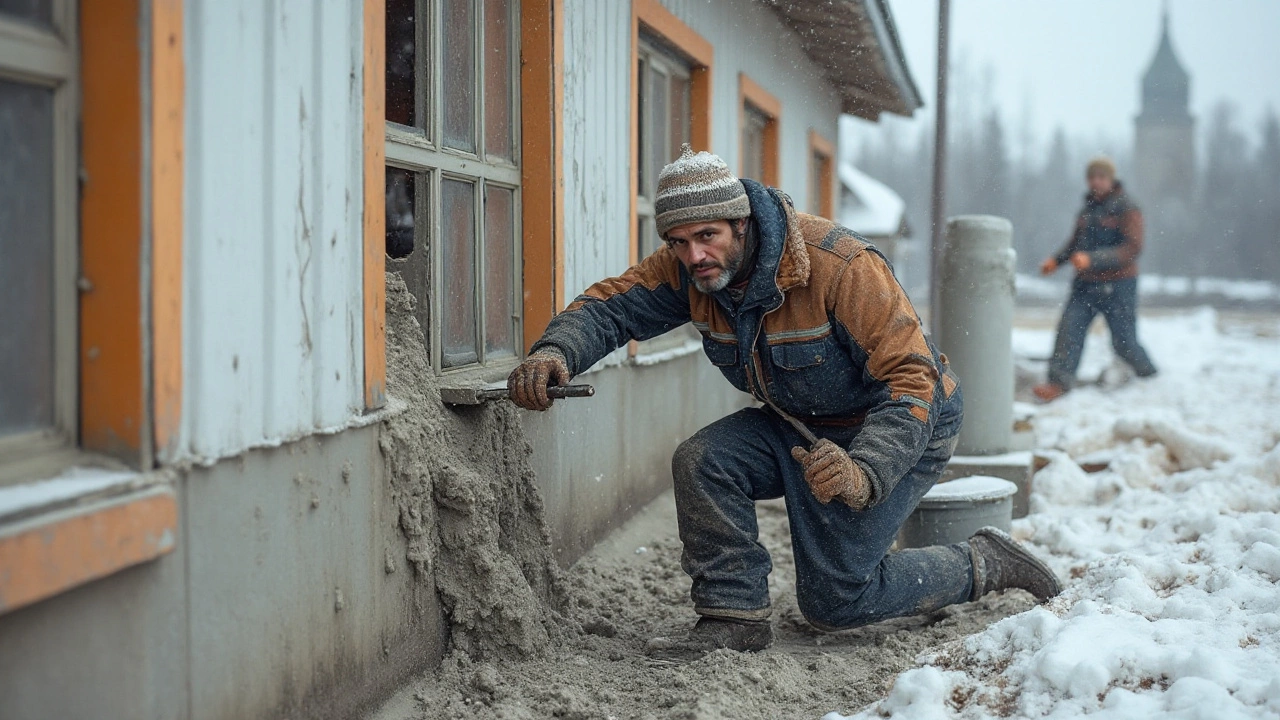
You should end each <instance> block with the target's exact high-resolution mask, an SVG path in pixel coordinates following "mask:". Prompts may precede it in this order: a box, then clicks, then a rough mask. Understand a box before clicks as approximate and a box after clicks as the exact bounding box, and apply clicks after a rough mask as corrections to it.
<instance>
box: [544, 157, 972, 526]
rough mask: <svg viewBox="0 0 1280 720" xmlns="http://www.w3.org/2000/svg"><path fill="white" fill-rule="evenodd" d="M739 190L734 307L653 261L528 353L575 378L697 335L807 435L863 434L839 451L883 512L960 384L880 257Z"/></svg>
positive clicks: (774, 198)
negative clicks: (745, 236) (847, 429)
mask: <svg viewBox="0 0 1280 720" xmlns="http://www.w3.org/2000/svg"><path fill="white" fill-rule="evenodd" d="M742 182H743V185H744V186H746V188H747V196H748V198H749V199H750V201H751V221H752V231H753V232H755V233H756V235H755V237H756V240H757V243H758V249H757V255H756V259H755V266H754V268H753V269H752V270H751V279H750V282H749V283H748V284H747V286H746V289H745V295H744V296H743V297H742V299H741V302H735V301H734V300H733V298H732V297H731V296H730V294H729V293H728V292H727V291H724V290H722V291H720V292H716V293H712V294H707V293H704V292H702V291H700V290H698V289H697V288H696V287H695V286H694V284H693V282H692V279H691V277H690V275H689V272H688V271H687V270H686V268H685V267H684V265H683V264H682V263H681V262H680V261H679V259H677V257H676V255H675V253H674V252H672V251H671V250H670V249H668V248H666V247H661V248H659V249H658V250H657V251H656V252H654V253H653V254H652V255H650V256H649V257H648V258H645V259H644V260H643V261H642V262H641V263H640V264H638V265H636V266H634V267H632V268H630V269H628V270H627V271H626V272H624V273H623V274H622V275H620V276H619V277H615V278H609V279H607V280H602V281H600V282H598V283H596V284H595V285H592V286H591V287H590V288H589V289H588V290H587V291H586V292H585V293H583V294H582V295H581V296H579V297H578V298H577V299H576V300H575V301H574V302H573V304H571V305H570V306H569V307H568V308H566V309H565V311H564V312H562V313H560V314H559V315H557V316H556V317H555V318H554V319H553V320H552V321H551V324H550V325H549V326H548V328H547V331H546V333H545V334H544V335H543V336H542V338H541V339H540V340H539V341H538V342H537V343H535V344H534V346H533V348H532V349H531V352H536V351H538V350H541V349H544V348H547V347H551V346H553V347H554V348H555V349H558V350H559V351H560V352H561V353H563V354H564V356H565V359H566V361H567V362H568V365H569V370H570V372H572V373H574V374H578V373H580V372H582V371H584V370H586V369H587V368H589V367H591V366H592V365H593V364H595V363H596V362H597V361H599V360H600V359H601V358H603V357H605V356H606V355H608V354H609V353H610V352H613V351H614V350H615V349H617V348H619V347H621V346H622V345H624V344H626V343H627V341H629V340H645V339H648V338H651V337H655V336H657V335H661V334H662V333H665V332H668V331H670V330H672V329H674V328H676V327H679V326H681V325H684V324H686V323H690V322H692V323H693V326H694V327H695V328H697V329H698V331H699V332H700V333H701V334H702V338H703V340H702V344H703V349H704V350H705V351H706V354H707V357H708V358H709V359H710V360H711V362H712V364H714V365H715V366H716V367H718V368H719V369H720V371H721V372H723V373H724V376H725V377H726V378H728V380H729V382H730V383H732V384H733V385H734V387H736V388H738V389H739V390H742V391H743V392H747V393H751V394H752V395H754V396H755V397H756V398H757V399H758V400H760V401H761V402H764V403H766V404H767V405H770V406H773V407H774V408H775V409H777V410H781V411H783V412H786V413H789V414H791V415H793V416H794V417H796V418H798V419H800V420H801V421H803V422H806V423H807V424H812V425H813V426H815V427H821V426H822V425H824V424H851V423H861V430H860V431H859V432H858V434H857V436H856V438H855V439H854V441H853V442H852V444H851V445H850V446H849V447H848V448H847V449H848V451H849V454H850V456H851V457H852V458H853V459H854V460H855V461H856V462H858V463H859V464H860V465H861V466H862V467H863V469H864V470H866V471H867V475H868V478H869V479H870V481H871V484H872V487H873V502H876V501H878V500H881V499H883V498H884V497H887V496H888V494H889V492H890V491H891V490H892V488H893V486H894V485H895V484H896V483H897V481H898V480H899V479H900V478H901V477H902V476H903V475H904V474H906V472H907V471H908V470H910V469H911V467H912V466H913V465H915V464H916V462H917V461H918V460H919V459H920V456H921V455H922V453H923V452H924V449H925V445H926V444H927V443H928V442H929V441H930V439H931V437H932V434H933V428H934V426H935V424H937V421H938V419H939V417H941V416H944V415H945V416H947V417H952V416H953V415H955V414H959V413H960V412H961V409H960V398H959V394H958V393H956V380H955V376H954V375H952V374H951V373H950V372H949V371H948V370H947V368H946V366H945V363H944V360H943V359H942V358H941V356H940V355H939V353H938V352H937V350H936V349H934V348H933V346H932V344H931V343H930V342H929V340H928V339H927V338H926V337H925V335H924V332H923V330H922V329H921V325H920V319H919V317H918V316H917V315H916V312H915V309H914V308H913V307H912V305H911V301H910V300H908V299H907V296H906V293H905V292H903V290H902V287H901V286H900V285H899V284H898V281H897V279H896V278H895V277H894V275H893V271H892V269H891V268H890V267H889V264H888V262H887V261H886V260H885V258H884V256H883V255H881V254H880V252H879V251H878V250H876V249H875V248H874V247H873V246H872V245H870V244H869V243H868V242H867V241H866V240H864V239H863V238H861V237H860V236H858V235H857V234H856V233H854V232H853V231H851V230H848V229H846V228H844V227H841V226H839V225H836V224H835V223H833V222H831V221H829V220H825V219H823V218H820V217H816V216H813V215H808V214H805V213H798V212H796V211H795V208H794V207H793V206H792V203H791V199H790V198H788V197H787V196H786V195H785V194H783V193H781V192H780V191H778V190H775V189H773V188H765V187H764V186H762V185H760V184H759V183H756V182H754V181H751V180H743V181H742ZM952 425H954V424H952Z"/></svg>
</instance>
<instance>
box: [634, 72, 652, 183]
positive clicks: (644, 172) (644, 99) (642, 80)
mask: <svg viewBox="0 0 1280 720" xmlns="http://www.w3.org/2000/svg"><path fill="white" fill-rule="evenodd" d="M636 79H637V81H638V82H636V94H637V97H636V115H637V117H638V118H639V123H638V124H639V127H638V128H637V129H636V130H637V132H636V157H638V158H639V159H640V161H639V162H637V163H636V175H637V180H636V187H637V188H639V193H640V195H641V196H642V197H647V198H652V197H653V196H652V195H650V194H649V193H650V192H651V191H650V189H649V184H650V183H649V163H648V162H647V161H646V160H645V158H647V157H649V155H648V153H649V143H650V139H649V135H650V134H652V132H653V130H652V129H651V128H650V127H649V123H648V122H647V120H648V118H649V100H648V92H649V63H648V60H647V58H646V57H645V56H644V55H641V56H640V61H639V62H638V63H637V64H636Z"/></svg>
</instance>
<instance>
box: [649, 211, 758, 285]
mask: <svg viewBox="0 0 1280 720" xmlns="http://www.w3.org/2000/svg"><path fill="white" fill-rule="evenodd" d="M745 227H746V221H745V220H736V221H733V222H730V221H728V220H709V221H706V222H696V223H689V224H688V225H679V226H677V227H674V228H671V229H670V230H668V231H667V247H670V248H671V250H672V252H674V253H675V254H676V257H677V258H679V259H680V262H681V263H683V264H684V267H685V269H686V270H688V271H689V275H691V276H692V277H693V284H694V286H695V287H697V288H698V289H699V290H701V291H702V292H704V293H713V292H717V291H719V290H723V289H725V287H727V286H728V285H729V283H730V282H733V276H734V275H735V274H737V273H738V271H739V270H741V269H742V255H743V251H744V242H743V230H744V229H745Z"/></svg>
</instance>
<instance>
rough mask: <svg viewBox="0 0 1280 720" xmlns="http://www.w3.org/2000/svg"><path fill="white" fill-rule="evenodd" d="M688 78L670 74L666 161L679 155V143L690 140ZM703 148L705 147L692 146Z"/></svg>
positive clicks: (690, 121)
mask: <svg viewBox="0 0 1280 720" xmlns="http://www.w3.org/2000/svg"><path fill="white" fill-rule="evenodd" d="M689 106H690V102H689V78H684V77H680V76H679V75H672V76H671V129H670V131H669V137H670V140H671V142H670V145H671V147H670V148H669V149H668V150H667V159H668V161H670V160H674V159H676V158H678V157H680V145H681V144H682V143H687V142H690V141H691V138H690V129H691V126H692V118H690V117H689ZM694 149H695V150H705V149H706V148H694Z"/></svg>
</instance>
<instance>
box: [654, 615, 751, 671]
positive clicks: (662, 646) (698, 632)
mask: <svg viewBox="0 0 1280 720" xmlns="http://www.w3.org/2000/svg"><path fill="white" fill-rule="evenodd" d="M772 644H773V626H772V625H770V624H769V621H768V620H729V619H726V618H717V617H709V616H705V615H704V616H703V617H700V618H698V623H697V624H696V625H694V626H693V629H692V630H690V631H689V632H688V634H686V635H685V636H684V637H658V638H654V639H652V640H650V641H649V643H648V645H646V646H645V649H644V651H645V654H646V655H648V656H649V657H652V658H656V659H658V660H677V661H684V662H688V661H692V660H697V659H699V658H701V657H702V656H704V655H706V654H707V653H709V652H713V651H715V650H737V651H738V652H759V651H761V650H764V649H765V648H767V647H769V646H770V645H772Z"/></svg>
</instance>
